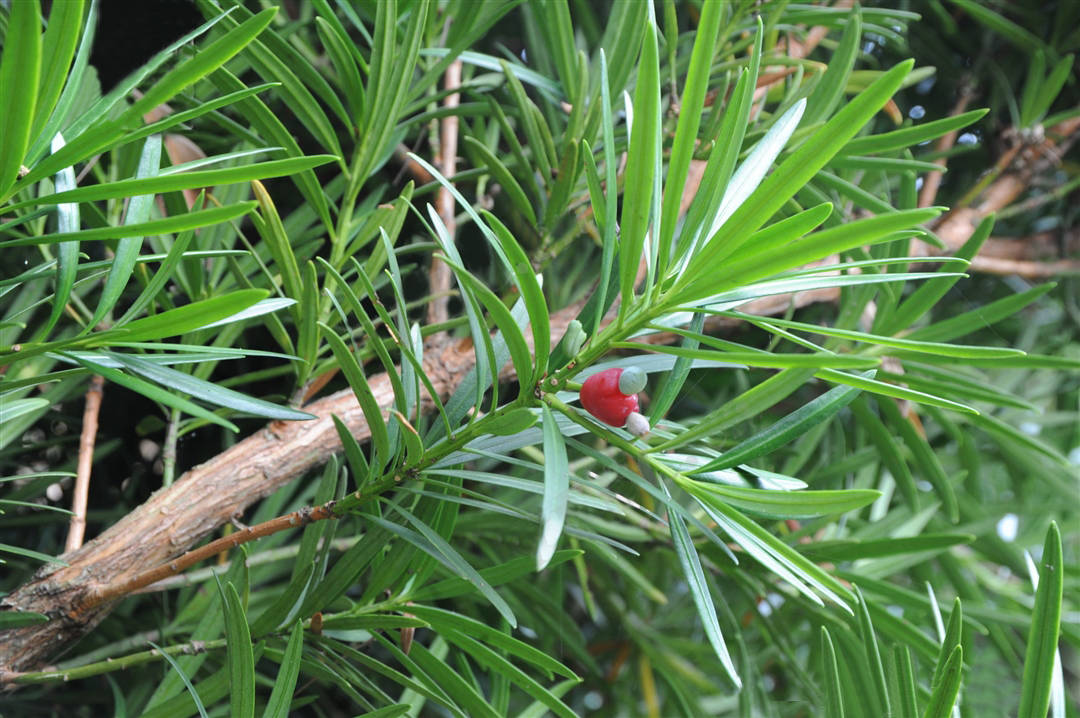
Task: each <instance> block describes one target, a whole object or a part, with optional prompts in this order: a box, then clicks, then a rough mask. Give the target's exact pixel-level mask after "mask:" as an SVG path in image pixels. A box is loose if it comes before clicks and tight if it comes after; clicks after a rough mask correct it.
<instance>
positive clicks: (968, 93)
mask: <svg viewBox="0 0 1080 718" xmlns="http://www.w3.org/2000/svg"><path fill="white" fill-rule="evenodd" d="M973 99H975V91H974V89H973V88H972V87H971V86H970V85H967V84H964V85H963V87H962V89H961V91H960V97H959V98H958V99H957V100H956V105H955V106H954V107H953V108H952V112H950V113H949V117H956V116H957V115H959V114H962V113H963V112H964V111H965V110H967V107H968V105H969V104H971V101H972V100H973ZM959 132H960V130H952V131H951V132H946V133H945V134H944V135H942V136H941V137H939V138H938V141H937V142H936V143H935V144H934V150H935V151H936V152H938V153H946V152H948V151H949V150H951V149H952V148H953V145H955V144H956V138H957V137H958V136H959ZM947 161H948V160H947V159H946V158H945V157H939V158H938V159H936V160H935V161H934V164H937V165H940V166H941V169H940V170H937V171H934V172H927V173H926V177H924V178H923V185H922V189H921V190H919V206H920V207H930V206H932V205H933V204H934V200H935V199H937V193H938V189H940V188H941V178H942V176H943V174H944V172H945V163H946V162H947Z"/></svg>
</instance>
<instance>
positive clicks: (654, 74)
mask: <svg viewBox="0 0 1080 718" xmlns="http://www.w3.org/2000/svg"><path fill="white" fill-rule="evenodd" d="M637 67H638V77H637V85H636V87H635V90H634V122H633V125H632V127H631V129H630V149H629V150H628V151H627V159H626V173H625V185H626V189H625V190H624V192H623V211H622V221H621V222H620V224H619V231H620V234H621V237H620V240H619V256H620V257H621V260H620V264H619V272H620V276H619V291H620V294H621V297H622V303H621V304H620V305H619V315H620V316H625V315H626V313H627V312H628V311H629V310H630V307H631V306H632V305H633V299H634V281H635V279H636V278H637V272H638V264H639V262H640V260H641V258H642V257H643V256H644V253H643V250H644V247H645V241H646V235H647V234H648V231H649V215H650V213H651V211H652V201H651V197H652V193H653V176H654V174H655V172H656V157H655V155H656V153H657V152H658V151H659V147H660V127H659V126H658V125H657V113H658V107H659V104H660V60H659V57H658V52H657V47H656V26H655V25H654V24H653V23H651V22H648V23H646V25H645V29H644V32H643V33H642V38H641V57H640V60H639V62H638V66H637ZM611 191H613V188H611V187H609V188H608V192H611ZM655 240H656V238H655V237H654V238H653V241H654V242H655Z"/></svg>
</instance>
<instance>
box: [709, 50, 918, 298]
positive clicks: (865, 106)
mask: <svg viewBox="0 0 1080 718" xmlns="http://www.w3.org/2000/svg"><path fill="white" fill-rule="evenodd" d="M913 64H914V63H913V61H912V60H908V61H905V62H902V63H900V64H898V65H896V66H895V67H893V68H892V69H891V70H889V71H888V72H886V73H885V74H883V75H882V76H881V77H880V78H878V79H877V80H876V81H875V82H874V84H872V85H871V86H870V87H868V88H867V89H866V90H865V91H864V92H862V93H860V94H859V95H858V96H856V97H855V98H854V99H852V100H851V101H850V102H849V103H847V104H846V105H845V106H844V107H843V108H842V109H841V110H840V111H839V112H837V113H836V115H834V116H833V118H832V119H831V120H829V121H828V122H827V123H825V126H824V127H822V128H821V129H819V130H818V131H817V132H815V133H814V134H813V135H812V136H811V137H809V138H807V140H806V142H805V143H804V144H803V145H802V147H800V148H799V149H798V150H796V151H795V152H794V153H792V155H791V156H790V157H788V158H787V159H786V160H784V162H783V163H782V164H781V165H780V166H779V167H777V168H776V170H774V171H773V173H772V174H771V175H769V177H768V178H767V179H766V180H765V181H764V182H763V183H762V184H761V186H760V187H758V189H757V190H755V192H754V193H753V194H752V195H750V197H749V198H747V200H746V202H744V203H743V204H742V205H741V206H740V207H739V209H737V210H736V211H735V213H734V214H733V215H732V216H731V218H730V219H729V220H728V222H727V223H725V225H724V228H723V232H722V234H719V235H717V236H716V237H713V238H711V239H710V240H709V242H708V244H706V246H705V247H704V248H703V249H702V251H701V252H700V253H699V254H698V256H697V257H695V259H694V266H695V267H696V268H697V270H698V272H701V271H704V270H703V268H706V267H713V266H716V264H715V263H716V262H718V261H719V260H721V259H723V258H724V257H727V256H729V255H731V254H732V253H733V252H734V251H735V250H737V249H738V248H739V247H740V246H741V245H742V244H743V243H744V242H745V241H746V240H747V239H748V238H749V236H750V234H751V233H752V232H753V231H755V230H756V229H757V228H758V227H760V226H761V225H762V224H764V223H765V222H766V220H768V218H769V217H771V216H772V215H773V214H775V213H776V211H777V210H778V209H780V207H781V206H782V205H783V204H784V202H786V201H787V200H788V199H789V198H790V197H792V196H793V195H794V194H795V193H796V192H797V191H798V190H799V189H800V188H802V187H803V185H805V184H806V183H807V182H808V181H809V180H810V178H811V177H813V176H814V175H815V174H816V173H817V171H818V170H819V169H821V168H822V167H824V166H825V164H826V163H827V162H828V161H829V160H830V159H832V157H833V155H835V154H836V153H837V151H838V150H839V149H840V148H841V147H843V145H844V144H845V143H846V142H847V141H848V140H850V139H851V138H852V137H853V136H854V135H855V133H856V132H858V131H859V129H861V128H862V126H863V125H865V124H866V122H867V121H868V120H869V119H870V118H871V117H873V115H874V114H875V113H876V112H877V111H878V110H879V109H881V107H882V106H884V104H885V103H886V102H887V101H888V100H889V98H891V97H892V95H893V93H894V92H896V90H897V89H898V88H899V87H900V84H901V83H902V82H903V80H904V78H905V77H906V76H907V74H908V73H909V72H910V71H911V67H912V65H913ZM688 274H689V275H690V276H691V277H694V276H695V274H696V273H695V272H689V273H688Z"/></svg>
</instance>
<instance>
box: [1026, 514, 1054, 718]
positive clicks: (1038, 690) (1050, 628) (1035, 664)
mask: <svg viewBox="0 0 1080 718" xmlns="http://www.w3.org/2000/svg"><path fill="white" fill-rule="evenodd" d="M1062 560H1063V557H1062V552H1061V533H1060V532H1059V530H1058V526H1057V523H1056V522H1053V521H1051V522H1050V528H1049V529H1047V531H1046V542H1045V543H1044V544H1043V553H1042V560H1041V561H1040V566H1039V568H1040V572H1039V586H1038V588H1037V589H1036V591H1035V608H1034V610H1033V611H1032V614H1031V629H1030V631H1029V632H1028V637H1027V651H1026V652H1025V654H1024V675H1023V679H1022V680H1021V683H1020V710H1019V712H1018V713H1017V715H1018V716H1020V718H1042V717H1043V716H1045V715H1046V711H1047V709H1048V708H1049V706H1050V686H1051V682H1052V681H1053V677H1054V654H1055V653H1056V652H1057V650H1058V635H1059V634H1060V632H1061V600H1062V595H1063V590H1064V581H1065V566H1064V564H1063V563H1062Z"/></svg>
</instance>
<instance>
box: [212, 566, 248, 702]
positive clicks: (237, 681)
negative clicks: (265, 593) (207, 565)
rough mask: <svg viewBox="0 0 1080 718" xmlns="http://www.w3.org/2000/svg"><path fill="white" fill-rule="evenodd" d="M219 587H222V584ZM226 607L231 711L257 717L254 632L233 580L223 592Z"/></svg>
mask: <svg viewBox="0 0 1080 718" xmlns="http://www.w3.org/2000/svg"><path fill="white" fill-rule="evenodd" d="M218 588H221V585H220V584H218ZM221 599H222V603H223V604H224V608H225V640H226V646H227V658H228V664H229V710H230V714H231V715H232V717H233V718H253V716H254V715H255V657H254V655H253V654H252V650H251V631H250V630H249V629H248V622H247V616H246V615H245V613H244V606H243V604H241V602H240V594H238V593H237V592H236V586H234V585H233V584H232V582H231V581H229V582H227V583H226V584H225V586H224V588H223V589H222V596H221Z"/></svg>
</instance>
